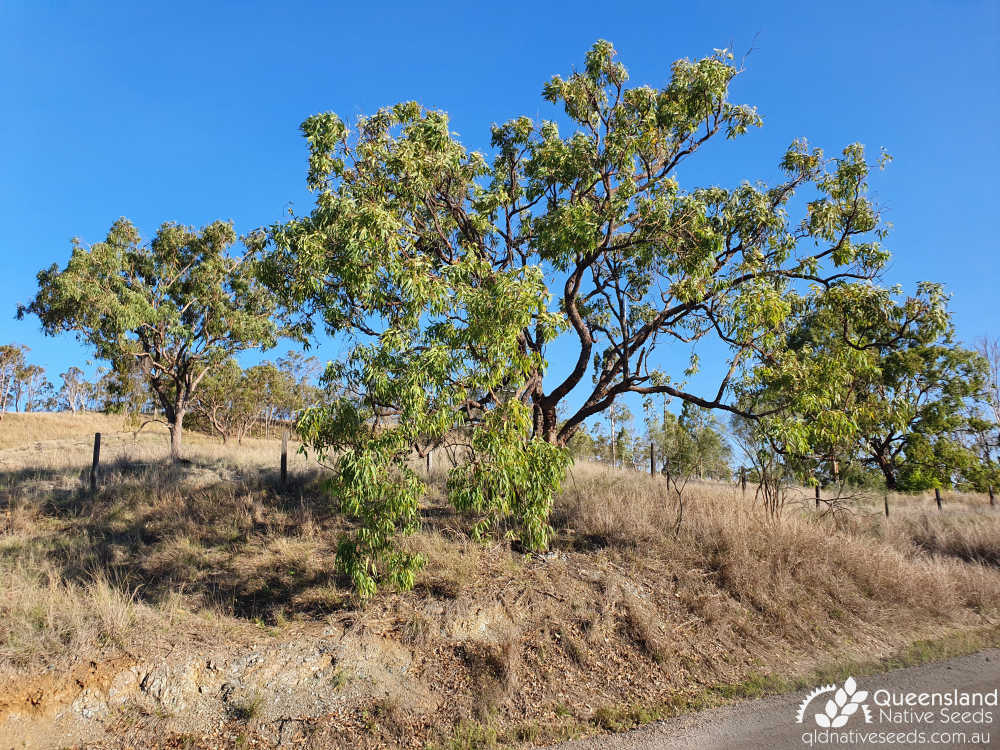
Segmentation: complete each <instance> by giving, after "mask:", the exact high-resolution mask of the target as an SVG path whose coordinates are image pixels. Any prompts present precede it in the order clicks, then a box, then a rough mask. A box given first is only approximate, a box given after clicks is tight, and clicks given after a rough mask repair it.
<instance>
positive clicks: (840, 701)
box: [795, 677, 872, 729]
mask: <svg viewBox="0 0 1000 750" xmlns="http://www.w3.org/2000/svg"><path fill="white" fill-rule="evenodd" d="M835 690H836V691H837V692H836V693H835V694H834V696H833V697H832V698H829V699H828V700H827V701H826V707H825V708H824V709H823V713H819V714H814V715H813V718H815V719H816V724H818V725H819V726H821V727H823V728H824V729H840V728H841V727H842V726H844V725H845V724H846V723H847V720H848V719H850V718H851V717H852V716H853V715H854V714H855V713H857V710H858V708H860V709H861V713H863V714H864V717H865V723H866V724H871V721H872V717H871V713H870V712H869V710H868V705H867V704H866V703H862V701H864V700H865V699H866V698H867V697H868V691H867V690H858V685H857V683H856V682H855V681H854V678H853V677H848V678H847V680H846V681H845V682H844V687H842V688H838V687H837V686H836V685H823V686H822V687H818V688H816V689H815V690H813V691H812V692H811V693H809V695H807V696H806V697H805V700H803V701H802V703H800V704H799V712H798V713H797V714H796V715H795V721H796V722H798V723H799V724H801V723H802V720H803V719H804V718H805V715H806V708H808V707H809V704H810V703H812V700H813V698H816V697H818V696H820V695H824V694H825V693H833V692H834V691H835Z"/></svg>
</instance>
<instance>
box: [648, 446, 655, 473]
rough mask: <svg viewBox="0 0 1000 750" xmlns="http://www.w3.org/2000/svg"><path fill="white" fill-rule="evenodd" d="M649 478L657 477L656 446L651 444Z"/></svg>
mask: <svg viewBox="0 0 1000 750" xmlns="http://www.w3.org/2000/svg"><path fill="white" fill-rule="evenodd" d="M649 476H651V477H655V476H656V444H655V443H650V444H649Z"/></svg>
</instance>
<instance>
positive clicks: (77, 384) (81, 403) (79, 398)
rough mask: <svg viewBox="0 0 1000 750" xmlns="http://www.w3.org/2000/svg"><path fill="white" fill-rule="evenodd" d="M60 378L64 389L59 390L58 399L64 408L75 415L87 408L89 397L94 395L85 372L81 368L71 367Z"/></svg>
mask: <svg viewBox="0 0 1000 750" xmlns="http://www.w3.org/2000/svg"><path fill="white" fill-rule="evenodd" d="M59 377H61V378H62V387H61V388H60V389H59V393H58V394H57V397H58V399H59V401H60V403H61V404H62V405H63V407H64V408H66V409H69V410H70V411H71V412H73V413H74V414H76V413H77V412H79V411H80V410H81V409H84V408H86V405H87V401H88V397H89V396H90V394H91V393H92V386H91V384H90V383H88V382H87V380H86V376H85V375H84V372H83V370H81V369H80V368H79V367H70V368H69V369H68V370H66V372H64V373H61V374H60V375H59Z"/></svg>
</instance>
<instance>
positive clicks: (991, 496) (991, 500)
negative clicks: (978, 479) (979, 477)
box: [990, 484, 994, 508]
mask: <svg viewBox="0 0 1000 750" xmlns="http://www.w3.org/2000/svg"><path fill="white" fill-rule="evenodd" d="M993 505H994V502H993V485H992V484H991V485H990V507H991V508H992V507H993Z"/></svg>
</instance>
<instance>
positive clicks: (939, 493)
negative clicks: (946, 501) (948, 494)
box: [934, 487, 941, 510]
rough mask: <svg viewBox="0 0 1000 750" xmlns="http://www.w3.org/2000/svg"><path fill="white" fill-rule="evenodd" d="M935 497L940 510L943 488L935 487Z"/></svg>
mask: <svg viewBox="0 0 1000 750" xmlns="http://www.w3.org/2000/svg"><path fill="white" fill-rule="evenodd" d="M934 499H935V500H937V506H938V510H941V490H939V489H938V488H937V487H935V488H934Z"/></svg>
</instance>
